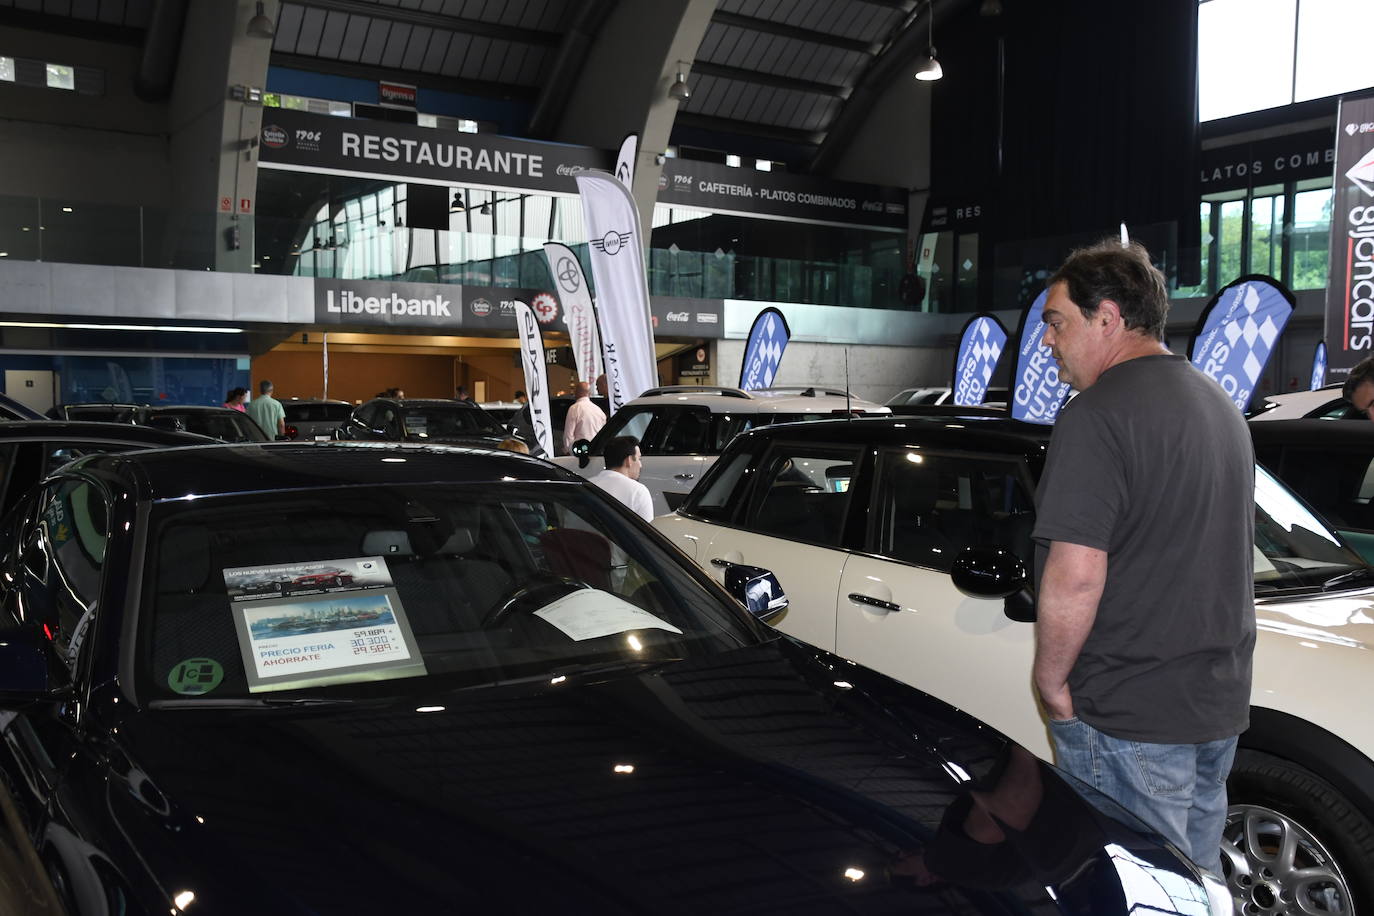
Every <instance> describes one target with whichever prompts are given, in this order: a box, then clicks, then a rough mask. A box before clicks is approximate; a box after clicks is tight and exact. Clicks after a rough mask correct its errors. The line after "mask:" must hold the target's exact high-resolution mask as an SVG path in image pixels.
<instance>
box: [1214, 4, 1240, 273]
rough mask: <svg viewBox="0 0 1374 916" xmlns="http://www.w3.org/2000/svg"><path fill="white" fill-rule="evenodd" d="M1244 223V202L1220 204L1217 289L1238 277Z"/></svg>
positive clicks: (1236, 201) (1231, 201) (1233, 201)
mask: <svg viewBox="0 0 1374 916" xmlns="http://www.w3.org/2000/svg"><path fill="white" fill-rule="evenodd" d="M1213 2H1215V0H1213ZM1244 222H1245V201H1243V200H1228V201H1226V202H1224V203H1222V204H1221V233H1220V236H1219V237H1218V239H1217V289H1220V288H1221V287H1223V286H1225V285H1226V284H1227V283H1230V282H1231V281H1232V280H1234V279H1236V278H1237V277H1239V276H1240V271H1241V245H1240V243H1241V233H1242V231H1243V230H1244Z"/></svg>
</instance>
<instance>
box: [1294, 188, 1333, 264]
mask: <svg viewBox="0 0 1374 916" xmlns="http://www.w3.org/2000/svg"><path fill="white" fill-rule="evenodd" d="M1299 187H1300V188H1301V187H1302V186H1301V185H1299ZM1330 230H1331V188H1329V187H1325V188H1312V189H1308V190H1299V191H1298V192H1297V194H1295V195H1294V196H1293V234H1292V237H1291V244H1292V248H1293V282H1292V288H1293V289H1322V288H1323V287H1325V286H1326V272H1327V260H1328V257H1329V255H1330V238H1329V233H1330Z"/></svg>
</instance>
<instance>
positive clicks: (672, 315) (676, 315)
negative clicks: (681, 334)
mask: <svg viewBox="0 0 1374 916" xmlns="http://www.w3.org/2000/svg"><path fill="white" fill-rule="evenodd" d="M663 317H664V318H666V319H667V320H668V321H676V322H679V323H681V322H686V321H690V320H691V317H692V316H691V315H690V314H689V313H687V312H669V313H668V314H666V315H664V316H663Z"/></svg>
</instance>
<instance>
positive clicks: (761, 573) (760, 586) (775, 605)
mask: <svg viewBox="0 0 1374 916" xmlns="http://www.w3.org/2000/svg"><path fill="white" fill-rule="evenodd" d="M725 590H726V591H727V592H729V593H730V594H731V595H733V596H734V598H735V600H736V601H738V602H739V603H740V604H742V605H744V609H745V610H747V611H748V612H749V613H750V614H753V615H754V616H755V617H757V618H758V619H759V620H762V621H764V622H767V621H769V620H772V619H773V618H774V617H777V616H778V615H779V614H781V613H782V612H783V611H785V610H787V594H786V593H785V592H783V590H782V583H781V582H779V581H778V577H777V576H775V575H773V574H772V573H771V572H769V571H768V570H766V569H764V568H762V567H760V566H746V565H744V564H743V563H732V564H730V565H729V566H727V567H726V569H725Z"/></svg>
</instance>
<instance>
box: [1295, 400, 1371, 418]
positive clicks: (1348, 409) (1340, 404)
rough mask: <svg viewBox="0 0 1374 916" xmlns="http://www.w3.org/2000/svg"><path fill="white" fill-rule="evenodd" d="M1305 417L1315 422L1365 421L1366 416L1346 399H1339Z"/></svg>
mask: <svg viewBox="0 0 1374 916" xmlns="http://www.w3.org/2000/svg"><path fill="white" fill-rule="evenodd" d="M1305 416H1307V417H1308V418H1310V419H1314V420H1363V419H1364V418H1365V416H1364V414H1362V413H1360V412H1359V411H1358V410H1356V409H1355V405H1353V404H1351V403H1350V402H1349V401H1347V400H1345V399H1344V398H1337V399H1336V400H1334V401H1331V402H1329V403H1326V404H1323V405H1322V406H1320V407H1318V408H1317V409H1316V410H1313V411H1311V412H1309V413H1307V414H1306V415H1305Z"/></svg>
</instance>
